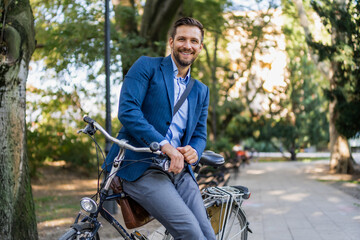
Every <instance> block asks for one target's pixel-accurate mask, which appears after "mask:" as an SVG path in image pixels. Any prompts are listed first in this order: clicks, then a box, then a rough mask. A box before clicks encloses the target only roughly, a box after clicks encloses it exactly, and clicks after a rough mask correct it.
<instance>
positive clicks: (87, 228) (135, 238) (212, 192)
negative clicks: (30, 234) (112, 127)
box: [59, 116, 251, 240]
mask: <svg viewBox="0 0 360 240" xmlns="http://www.w3.org/2000/svg"><path fill="white" fill-rule="evenodd" d="M84 121H85V122H87V126H86V127H85V128H84V129H82V130H80V131H78V132H82V133H85V134H88V135H89V136H91V138H92V139H93V140H94V142H95V144H96V147H97V148H99V149H100V150H101V148H100V147H99V145H98V144H97V142H96V140H95V138H93V137H92V136H93V135H94V134H95V132H96V131H97V130H99V131H100V132H101V133H102V134H103V135H104V136H105V138H106V139H108V140H110V141H111V142H113V143H115V144H117V145H119V147H120V151H119V154H118V156H117V157H116V158H115V159H114V162H113V163H112V169H111V172H110V173H109V174H108V175H107V177H106V178H105V180H104V183H103V184H101V186H100V184H98V190H97V193H96V194H95V195H94V196H93V197H91V198H89V197H84V198H82V199H81V201H80V205H81V209H82V210H80V212H79V213H78V215H77V217H76V218H75V221H74V224H73V225H71V227H70V229H69V230H67V231H66V233H65V234H63V235H62V236H61V237H60V238H59V240H74V239H82V240H100V235H99V229H100V226H101V223H100V222H99V220H98V216H99V214H100V215H101V216H102V217H103V218H104V219H105V220H106V221H107V222H109V223H110V224H111V225H112V226H113V227H114V228H115V229H116V230H117V232H118V233H119V234H120V236H121V237H122V239H125V240H148V239H149V238H148V237H147V236H145V235H143V234H141V233H140V232H138V231H137V230H135V231H134V232H132V233H130V234H129V233H128V232H127V231H126V230H125V228H124V227H123V226H122V225H121V224H120V223H119V222H118V221H117V220H116V219H115V218H114V217H113V216H112V215H111V214H110V213H109V212H108V211H106V210H105V209H104V208H103V204H104V202H105V201H109V200H114V199H117V198H125V197H126V196H127V195H126V193H124V192H121V193H118V194H109V188H110V184H111V181H112V179H113V178H114V177H115V175H116V173H117V171H118V170H119V169H120V168H121V167H120V163H121V161H122V159H123V157H124V153H125V149H127V150H131V151H137V152H150V153H154V154H155V155H157V156H164V155H163V154H162V153H161V151H160V150H159V149H160V146H159V144H157V143H152V144H150V147H145V148H137V147H134V146H132V145H129V144H128V143H126V141H125V140H118V139H116V138H114V137H112V136H110V135H109V134H108V133H107V132H106V131H105V130H104V129H103V128H102V127H101V126H100V125H99V124H98V123H97V122H96V121H94V120H93V119H91V118H90V117H88V116H85V117H84ZM165 157H166V156H165ZM224 162H225V161H224V158H223V157H222V156H221V155H220V154H216V153H214V152H211V151H205V152H204V154H203V156H202V157H201V159H200V163H199V165H198V166H196V167H195V169H194V173H195V174H196V173H198V171H199V169H200V166H201V165H211V166H213V167H219V166H221V165H223V164H224ZM164 166H169V160H167V162H166V164H164ZM101 174H102V173H101V172H100V173H98V175H99V178H98V179H100V175H101ZM250 195H251V193H250V191H249V190H248V188H246V187H244V186H232V187H230V186H225V187H208V188H205V189H204V190H203V191H202V196H203V200H204V206H205V208H206V209H207V212H208V215H209V218H210V221H211V224H212V227H213V228H214V231H215V233H216V237H217V239H218V240H220V239H223V240H225V239H226V240H230V239H241V240H246V239H247V234H248V231H249V232H251V230H250V228H249V222H248V221H247V218H246V215H245V212H244V210H243V209H242V208H241V205H242V203H243V201H244V200H245V199H248V198H249V197H250ZM94 198H95V200H94ZM157 233H159V232H158V231H157ZM151 239H153V238H151ZM161 239H163V240H171V239H173V238H172V236H171V235H170V234H169V233H168V232H167V231H166V230H165V231H163V233H161Z"/></svg>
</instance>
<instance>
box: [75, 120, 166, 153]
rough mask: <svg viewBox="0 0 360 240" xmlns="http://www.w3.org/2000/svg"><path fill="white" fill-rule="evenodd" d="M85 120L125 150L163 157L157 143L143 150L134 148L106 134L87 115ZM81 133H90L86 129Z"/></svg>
mask: <svg viewBox="0 0 360 240" xmlns="http://www.w3.org/2000/svg"><path fill="white" fill-rule="evenodd" d="M83 120H84V121H85V122H87V123H88V124H89V125H92V126H93V127H95V130H96V129H97V130H99V131H100V132H101V133H102V134H103V135H104V136H105V138H106V139H108V140H109V141H111V142H113V143H115V144H117V145H118V146H119V147H121V148H125V149H128V150H131V151H134V152H147V153H154V154H157V155H163V153H162V152H161V151H160V145H159V143H157V142H153V143H151V144H150V147H142V148H140V147H134V146H132V145H130V144H128V143H126V141H125V140H119V139H116V138H114V137H112V136H110V134H109V133H108V132H106V130H105V129H104V128H103V127H101V125H100V124H99V123H97V122H96V121H95V120H94V119H92V118H90V117H89V116H87V115H85V116H84V118H83ZM79 132H84V133H88V131H86V130H84V129H83V130H80V131H79Z"/></svg>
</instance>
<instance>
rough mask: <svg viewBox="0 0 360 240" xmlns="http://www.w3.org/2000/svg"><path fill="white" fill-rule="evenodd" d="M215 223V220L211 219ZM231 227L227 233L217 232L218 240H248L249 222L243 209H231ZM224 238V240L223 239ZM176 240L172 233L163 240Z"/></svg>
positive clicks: (234, 207)
mask: <svg viewBox="0 0 360 240" xmlns="http://www.w3.org/2000/svg"><path fill="white" fill-rule="evenodd" d="M211 221H214V219H211ZM232 221H234V222H233V223H232V224H231V227H227V228H226V230H225V232H221V231H220V232H219V231H218V232H217V233H216V235H215V236H216V239H217V240H220V239H224V240H225V239H226V240H247V236H248V229H247V221H246V217H245V214H244V212H243V211H242V210H241V209H238V207H237V206H233V208H232V209H231V217H230V219H229V222H232ZM222 237H223V238H222ZM173 239H174V238H173V237H172V236H171V235H170V233H168V232H167V233H165V235H164V237H163V238H162V240H173Z"/></svg>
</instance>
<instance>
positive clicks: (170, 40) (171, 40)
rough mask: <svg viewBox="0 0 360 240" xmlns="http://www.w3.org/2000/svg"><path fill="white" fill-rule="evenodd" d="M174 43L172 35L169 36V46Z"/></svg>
mask: <svg viewBox="0 0 360 240" xmlns="http://www.w3.org/2000/svg"><path fill="white" fill-rule="evenodd" d="M173 43H174V39H173V38H172V37H169V46H170V47H171V46H172V45H173Z"/></svg>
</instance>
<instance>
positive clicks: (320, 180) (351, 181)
mask: <svg viewBox="0 0 360 240" xmlns="http://www.w3.org/2000/svg"><path fill="white" fill-rule="evenodd" d="M318 181H319V182H338V183H353V184H357V185H360V181H357V180H328V179H318Z"/></svg>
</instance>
